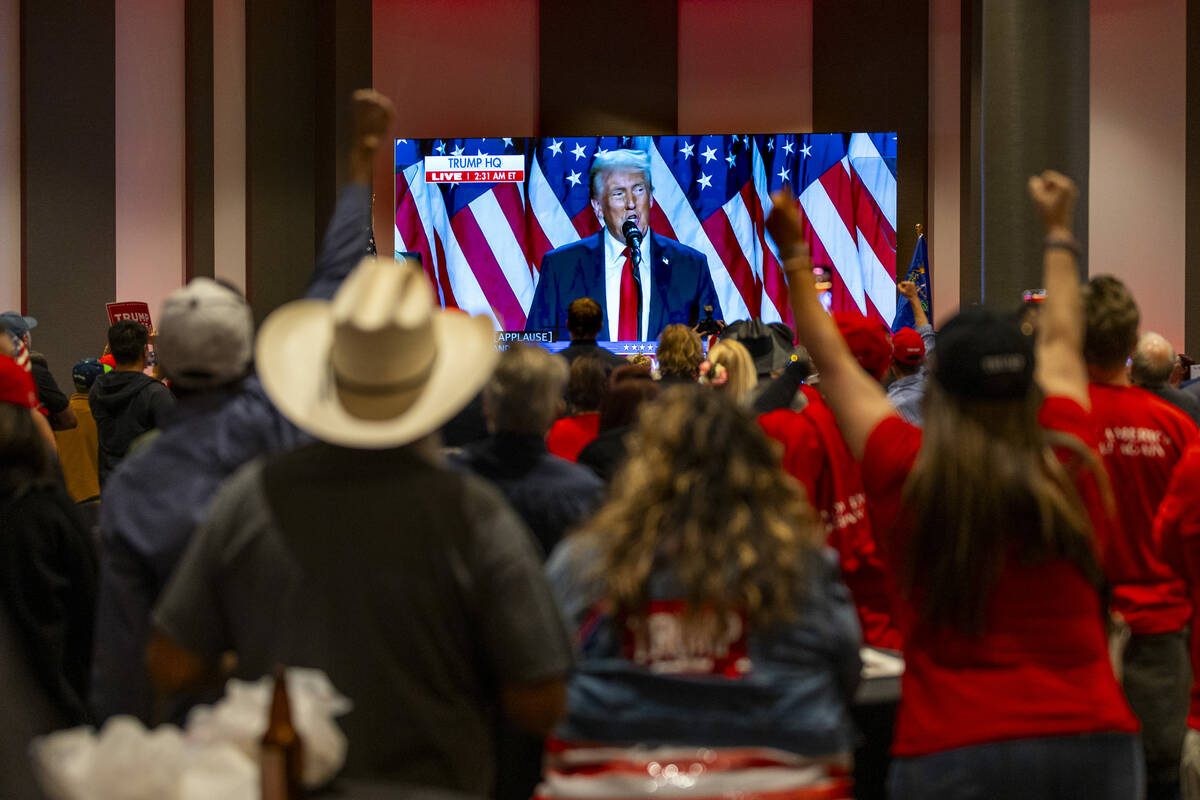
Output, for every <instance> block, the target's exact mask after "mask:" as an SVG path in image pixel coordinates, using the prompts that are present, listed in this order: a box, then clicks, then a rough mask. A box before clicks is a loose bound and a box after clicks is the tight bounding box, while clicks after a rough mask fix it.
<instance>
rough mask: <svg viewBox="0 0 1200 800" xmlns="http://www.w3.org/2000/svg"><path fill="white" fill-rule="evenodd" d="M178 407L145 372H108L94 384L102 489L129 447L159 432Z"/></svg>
mask: <svg viewBox="0 0 1200 800" xmlns="http://www.w3.org/2000/svg"><path fill="white" fill-rule="evenodd" d="M174 404H175V397H174V395H172V394H171V390H170V389H168V388H167V387H166V386H164V385H163V384H162V383H160V382H158V381H156V380H154V378H151V377H150V376H149V375H146V374H144V373H142V372H119V371H114V372H108V373H105V374H104V375H101V376H100V377H99V378H97V379H96V382H95V383H94V384H92V391H91V393H90V394H89V395H88V405H90V406H91V407H92V416H93V417H95V419H96V434H97V438H98V439H99V440H100V488H101V489H103V488H104V482H105V481H106V480H107V479H108V474H109V473H110V472H112V471H113V470H114V469H115V468H116V466H117V463H118V462H119V461H120V460H121V459H122V458H124V457H125V452H126V451H127V450H128V449H129V443H130V442H132V441H133V440H134V439H136V438H137V437H139V436H141V435H142V434H143V433H145V432H146V431H149V430H152V429H154V428H157V427H158V426H159V425H160V423H161V422H162V418H163V414H164V413H165V412H166V411H167V410H168V409H169V408H171V406H173V405H174Z"/></svg>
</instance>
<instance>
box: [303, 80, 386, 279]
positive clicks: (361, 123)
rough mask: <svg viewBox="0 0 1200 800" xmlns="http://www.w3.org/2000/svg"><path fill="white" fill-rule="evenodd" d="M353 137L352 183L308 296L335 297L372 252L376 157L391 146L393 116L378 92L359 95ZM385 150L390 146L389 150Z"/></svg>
mask: <svg viewBox="0 0 1200 800" xmlns="http://www.w3.org/2000/svg"><path fill="white" fill-rule="evenodd" d="M353 103H354V139H353V141H352V142H351V143H350V163H349V167H350V182H349V183H348V184H347V185H346V186H345V188H343V189H342V193H341V194H340V195H339V196H338V202H337V207H336V208H335V209H334V211H333V218H332V219H330V221H329V227H328V228H327V229H326V231H325V238H324V239H323V240H322V241H321V251H320V253H319V254H318V255H317V267H316V270H315V271H314V272H313V277H312V282H311V283H310V284H309V287H308V291H307V292H306V296H308V297H316V298H322V299H329V298H331V297H333V293H334V292H336V291H337V288H338V287H339V286H340V285H341V284H342V281H343V280H344V279H345V277H346V276H347V275H349V274H350V270H352V269H354V268H355V267H356V266H358V262H359V261H361V260H362V258H363V256H365V255H366V254H367V241H368V240H369V238H370V234H371V180H372V177H373V169H374V163H375V156H376V155H377V154H378V152H379V148H380V146H381V145H383V144H385V143H386V142H387V138H386V137H387V132H388V128H389V127H390V126H391V123H392V118H393V116H394V112H393V111H392V104H391V101H389V100H388V99H387V98H386V97H384V96H383V95H382V94H380V93H379V92H376V91H373V90H371V89H359V90H358V91H356V92H355V93H354V98H353ZM384 150H385V152H386V151H387V148H384Z"/></svg>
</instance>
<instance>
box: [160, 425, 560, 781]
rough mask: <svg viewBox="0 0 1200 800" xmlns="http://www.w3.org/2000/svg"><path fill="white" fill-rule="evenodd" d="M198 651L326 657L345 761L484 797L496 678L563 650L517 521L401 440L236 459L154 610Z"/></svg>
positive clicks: (535, 677) (379, 775) (540, 676)
mask: <svg viewBox="0 0 1200 800" xmlns="http://www.w3.org/2000/svg"><path fill="white" fill-rule="evenodd" d="M154 619H155V622H156V624H157V625H158V626H159V627H160V628H162V629H163V630H164V631H165V632H166V633H168V634H169V635H170V636H171V637H173V638H174V639H175V640H176V641H177V642H179V643H180V644H181V645H183V646H184V647H186V648H188V649H190V650H193V651H195V652H197V653H199V654H202V655H204V656H207V657H210V658H211V657H215V656H216V655H218V654H219V653H221V652H222V651H225V650H234V651H236V652H237V654H238V670H237V671H238V674H239V675H240V676H242V677H245V678H249V679H253V678H258V677H259V676H261V675H263V674H265V673H268V672H270V671H271V669H272V668H273V666H274V665H275V664H276V663H283V664H288V665H296V666H312V667H319V668H321V669H323V670H325V671H326V672H327V673H328V675H329V677H330V679H331V680H332V681H333V684H334V686H336V687H337V688H338V689H339V690H340V691H341V692H343V693H344V694H346V695H347V696H348V697H349V698H350V699H351V700H353V701H354V704H355V708H354V711H352V712H351V713H350V714H348V715H347V716H345V717H342V718H341V719H340V720H339V722H340V724H341V725H342V727H343V729H344V730H345V731H346V734H347V736H348V738H349V742H350V747H349V752H348V755H347V762H346V768H345V771H344V774H346V775H347V776H349V777H365V778H373V779H388V780H399V781H404V782H408V783H413V784H419V785H428V786H440V787H445V788H450V789H457V790H460V791H466V792H476V793H480V794H486V793H488V792H489V791H490V789H491V783H492V779H493V772H494V766H495V765H494V759H493V754H492V751H493V742H492V736H493V727H494V723H495V712H496V708H497V698H498V694H499V687H501V686H504V685H512V684H520V683H530V682H536V681H540V680H546V679H553V678H556V677H562V676H564V675H565V673H566V672H567V670H568V669H569V668H570V665H571V648H570V643H569V641H568V639H567V635H566V632H565V630H564V628H563V625H562V622H561V618H560V616H559V613H558V611H557V608H556V606H555V604H554V600H553V599H552V597H551V594H550V591H549V588H548V587H547V585H546V581H545V578H544V577H543V575H542V572H541V565H540V563H539V558H538V555H537V551H536V549H535V546H534V544H533V542H532V538H531V536H530V534H529V531H528V529H527V528H526V527H525V526H524V524H523V523H522V522H521V521H520V520H519V519H518V518H517V516H516V515H515V514H514V513H513V511H512V510H511V509H510V508H509V507H508V506H507V504H506V503H505V502H504V501H503V499H502V498H501V497H500V495H499V494H498V493H497V492H496V491H495V490H494V489H492V488H490V487H488V486H487V485H486V484H485V483H484V482H482V481H480V480H478V479H476V478H474V477H473V476H470V475H463V474H458V473H455V472H452V471H450V470H448V469H446V468H445V467H442V466H440V465H435V464H432V463H431V462H429V461H428V460H426V459H424V458H423V457H421V456H420V455H418V454H417V453H416V452H415V451H413V450H411V449H405V448H400V449H396V450H381V451H364V450H349V449H345V448H339V447H334V446H331V445H327V444H323V443H317V444H313V445H309V446H306V447H303V448H300V449H299V450H296V451H294V452H292V453H288V454H285V455H282V456H276V457H273V458H271V459H269V460H267V461H262V460H260V461H256V462H253V463H251V464H249V465H247V466H246V467H244V468H242V469H241V470H240V471H239V472H238V473H236V474H235V475H234V476H233V477H232V478H231V479H230V481H229V482H228V483H227V484H226V485H225V486H224V487H223V488H222V489H221V490H220V491H219V492H218V494H217V495H216V497H215V499H214V501H213V505H212V507H211V509H210V514H209V518H208V519H207V521H206V522H205V523H204V524H203V526H202V527H201V528H200V530H199V531H198V533H197V535H196V537H195V538H194V540H193V541H192V544H191V546H190V548H189V550H188V552H187V553H186V555H185V556H184V559H183V561H182V562H181V563H180V565H179V568H178V570H177V571H176V573H175V575H174V576H173V578H172V580H171V583H170V584H169V586H168V587H167V590H166V592H165V593H164V595H163V598H162V600H161V602H160V604H159V606H158V608H157V609H156V610H155V614H154Z"/></svg>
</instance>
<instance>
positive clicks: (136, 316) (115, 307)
mask: <svg viewBox="0 0 1200 800" xmlns="http://www.w3.org/2000/svg"><path fill="white" fill-rule="evenodd" d="M104 307H105V308H106V309H107V310H108V324H109V325H115V324H117V323H118V322H120V321H121V320H123V319H131V320H134V321H135V322H140V323H142V324H143V325H145V326H146V330H148V331H152V330H154V325H152V324H151V322H150V305H149V304H148V303H143V302H141V301H140V300H130V301H127V302H123V303H105V304H104Z"/></svg>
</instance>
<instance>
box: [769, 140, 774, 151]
mask: <svg viewBox="0 0 1200 800" xmlns="http://www.w3.org/2000/svg"><path fill="white" fill-rule="evenodd" d="M767 149H768V150H774V149H775V140H774V139H767Z"/></svg>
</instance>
